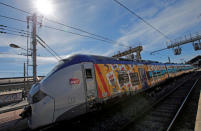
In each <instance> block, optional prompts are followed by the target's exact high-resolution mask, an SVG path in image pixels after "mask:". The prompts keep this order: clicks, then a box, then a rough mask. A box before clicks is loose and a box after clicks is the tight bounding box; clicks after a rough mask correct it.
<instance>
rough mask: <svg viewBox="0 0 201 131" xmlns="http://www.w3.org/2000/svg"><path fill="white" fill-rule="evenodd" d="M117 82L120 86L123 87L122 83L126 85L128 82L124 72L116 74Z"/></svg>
mask: <svg viewBox="0 0 201 131" xmlns="http://www.w3.org/2000/svg"><path fill="white" fill-rule="evenodd" d="M118 80H119V84H120V86H123V85H124V83H128V82H129V77H128V74H127V73H126V72H122V73H119V74H118Z"/></svg>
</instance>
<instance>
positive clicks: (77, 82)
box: [69, 78, 80, 85]
mask: <svg viewBox="0 0 201 131" xmlns="http://www.w3.org/2000/svg"><path fill="white" fill-rule="evenodd" d="M69 83H70V84H71V85H73V84H80V80H79V79H78V78H70V80H69Z"/></svg>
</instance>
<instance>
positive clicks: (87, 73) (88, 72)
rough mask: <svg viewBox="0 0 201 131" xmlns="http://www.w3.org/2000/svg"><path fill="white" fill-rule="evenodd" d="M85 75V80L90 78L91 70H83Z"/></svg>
mask: <svg viewBox="0 0 201 131" xmlns="http://www.w3.org/2000/svg"><path fill="white" fill-rule="evenodd" d="M85 73H86V78H87V79H89V78H92V71H91V69H85Z"/></svg>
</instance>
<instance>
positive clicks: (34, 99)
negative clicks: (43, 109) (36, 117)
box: [32, 90, 47, 104]
mask: <svg viewBox="0 0 201 131" xmlns="http://www.w3.org/2000/svg"><path fill="white" fill-rule="evenodd" d="M45 96H47V95H46V94H45V93H44V92H42V91H41V90H39V91H38V92H37V93H36V94H35V95H34V96H33V97H32V103H33V104H34V103H37V102H39V101H40V100H42V99H43V98H44V97H45Z"/></svg>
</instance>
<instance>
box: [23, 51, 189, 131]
mask: <svg viewBox="0 0 201 131" xmlns="http://www.w3.org/2000/svg"><path fill="white" fill-rule="evenodd" d="M176 66H177V65H171V64H169V65H166V64H163V63H146V62H136V61H128V60H119V59H115V58H110V57H103V56H93V55H74V56H70V57H68V58H66V59H63V60H61V61H60V62H59V64H58V65H57V66H56V67H55V68H54V69H53V70H52V71H51V72H50V73H49V74H48V75H47V76H46V77H45V78H44V79H43V80H42V81H40V82H39V83H37V84H35V85H33V87H32V88H31V90H30V92H29V95H28V102H29V105H30V106H29V108H26V110H25V112H28V113H27V114H29V115H28V125H29V127H30V128H32V129H34V128H37V127H40V126H44V125H48V124H51V123H54V122H57V121H61V120H66V119H71V118H73V117H76V116H79V115H81V114H84V113H86V112H89V111H93V110H94V109H96V107H98V106H99V105H101V103H106V102H107V101H108V100H110V99H113V98H116V97H118V96H121V95H123V94H124V95H125V94H126V95H130V94H135V93H136V92H139V91H143V90H146V89H148V88H151V87H153V86H154V85H156V84H158V83H159V82H162V81H164V80H166V79H167V78H168V77H169V76H171V77H174V76H175V71H174V72H173V70H175V67H176ZM187 67H188V66H187ZM186 69H187V68H186Z"/></svg>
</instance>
